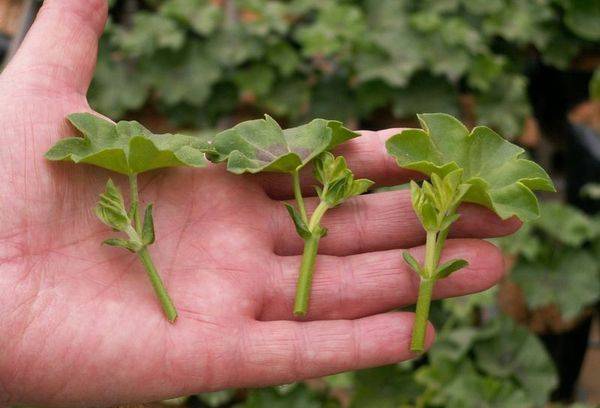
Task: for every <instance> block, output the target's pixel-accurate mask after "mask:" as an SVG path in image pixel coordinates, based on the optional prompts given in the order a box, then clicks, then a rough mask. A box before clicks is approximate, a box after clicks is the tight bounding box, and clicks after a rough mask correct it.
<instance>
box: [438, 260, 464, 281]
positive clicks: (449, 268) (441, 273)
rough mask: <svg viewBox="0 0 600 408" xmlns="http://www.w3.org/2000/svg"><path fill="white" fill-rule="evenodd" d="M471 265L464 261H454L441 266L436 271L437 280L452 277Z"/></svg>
mask: <svg viewBox="0 0 600 408" xmlns="http://www.w3.org/2000/svg"><path fill="white" fill-rule="evenodd" d="M468 265H469V262H467V261H465V260H464V259H453V260H451V261H448V262H445V263H443V264H442V265H440V266H439V267H438V269H437V271H436V278H437V279H443V278H446V277H448V276H450V275H451V274H452V273H454V272H456V271H458V270H459V269H462V268H464V267H466V266H468Z"/></svg>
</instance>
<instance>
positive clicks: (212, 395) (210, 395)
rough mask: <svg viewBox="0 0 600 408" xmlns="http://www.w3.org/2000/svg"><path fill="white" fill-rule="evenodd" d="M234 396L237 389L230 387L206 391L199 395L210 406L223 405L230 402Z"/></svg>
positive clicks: (211, 407) (213, 407)
mask: <svg viewBox="0 0 600 408" xmlns="http://www.w3.org/2000/svg"><path fill="white" fill-rule="evenodd" d="M234 396H235V389H228V390H223V391H215V392H204V393H202V394H198V395H197V397H198V399H199V400H200V401H202V402H203V403H204V404H206V405H207V406H208V407H210V408H217V407H220V406H223V405H225V404H227V403H228V402H230V401H231V400H232V399H233V397H234Z"/></svg>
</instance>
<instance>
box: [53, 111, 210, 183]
mask: <svg viewBox="0 0 600 408" xmlns="http://www.w3.org/2000/svg"><path fill="white" fill-rule="evenodd" d="M68 119H69V121H70V122H71V124H72V125H73V126H75V128H77V130H79V131H80V132H81V134H82V135H83V137H82V138H81V137H69V138H64V139H61V140H59V141H58V142H57V143H56V144H55V145H54V146H52V148H51V149H50V150H48V152H46V155H45V156H46V158H47V159H48V160H65V161H72V162H74V163H87V164H93V165H95V166H99V167H103V168H105V169H108V170H112V171H116V172H117V173H121V174H125V175H133V174H138V173H142V172H145V171H148V170H152V169H158V168H162V167H175V166H192V167H202V166H204V164H205V159H204V152H205V151H207V150H208V148H209V147H208V144H207V143H206V142H205V141H204V140H202V139H200V138H197V137H193V136H185V135H179V134H168V133H167V134H162V135H155V134H153V133H151V132H150V131H149V130H148V129H146V128H145V127H143V126H142V125H141V124H139V123H138V122H136V121H132V122H126V121H121V122H118V123H117V124H115V123H113V122H111V121H109V120H106V119H103V118H100V117H98V116H96V115H92V114H90V113H74V114H71V115H69V116H68Z"/></svg>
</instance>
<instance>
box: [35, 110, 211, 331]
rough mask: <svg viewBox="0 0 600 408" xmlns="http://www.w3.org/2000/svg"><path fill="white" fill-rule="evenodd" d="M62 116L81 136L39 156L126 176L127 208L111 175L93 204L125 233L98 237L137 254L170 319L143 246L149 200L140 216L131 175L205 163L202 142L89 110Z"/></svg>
mask: <svg viewBox="0 0 600 408" xmlns="http://www.w3.org/2000/svg"><path fill="white" fill-rule="evenodd" d="M68 120H69V121H70V122H71V124H72V125H73V126H74V127H75V128H76V129H77V130H79V132H81V134H82V135H83V137H69V138H65V139H61V140H59V141H58V142H57V143H56V144H55V145H54V146H52V148H51V149H50V150H48V152H46V154H45V157H46V158H47V159H48V160H64V161H71V162H74V163H87V164H92V165H95V166H99V167H103V168H105V169H108V170H111V171H114V172H116V173H120V174H123V175H125V176H127V177H128V179H129V189H130V203H129V208H127V207H126V205H125V200H124V198H123V195H122V194H121V191H120V190H119V188H118V187H117V186H115V184H114V183H113V182H112V180H111V179H109V180H108V182H107V183H106V189H105V191H104V193H102V194H100V200H99V201H98V203H97V205H96V207H95V208H94V212H95V213H96V215H97V216H98V218H99V219H100V221H102V222H103V223H104V224H106V225H108V226H109V227H111V228H112V229H113V230H115V231H118V232H122V233H123V234H124V236H125V238H121V237H115V238H110V239H107V240H105V241H104V242H103V243H104V244H106V245H110V246H115V247H120V248H124V249H126V250H128V251H130V252H133V253H135V254H137V256H138V258H139V259H140V262H141V263H142V265H143V266H144V268H145V270H146V272H147V274H148V277H149V278H150V282H151V283H152V287H153V288H154V291H155V292H156V296H157V297H158V299H159V301H160V304H161V306H162V309H163V311H164V313H165V316H166V317H167V319H168V320H169V322H171V323H174V322H175V320H176V319H177V310H176V309H175V306H174V305H173V302H172V300H171V298H170V297H169V294H168V293H167V290H166V288H165V286H164V284H163V282H162V279H161V278H160V275H159V274H158V271H157V269H156V267H155V266H154V263H153V261H152V258H151V256H150V252H149V251H148V247H149V246H150V245H152V244H153V243H154V240H155V235H154V220H153V217H152V204H149V205H148V206H147V207H146V209H145V211H144V218H143V221H142V218H141V215H140V207H141V205H140V200H139V193H138V180H137V176H138V174H140V173H143V172H145V171H148V170H153V169H158V168H162V167H175V166H191V167H202V166H204V165H205V163H206V160H205V158H204V153H205V152H206V151H207V149H208V143H206V142H205V141H203V140H201V139H199V138H197V137H192V136H184V135H179V134H162V135H155V134H153V133H151V132H150V131H149V130H148V129H146V128H144V127H143V126H142V125H141V124H139V123H138V122H135V121H132V122H127V121H121V122H118V123H116V124H115V123H113V122H110V121H108V120H105V119H102V118H100V117H98V116H95V115H92V114H89V113H74V114H71V115H69V116H68Z"/></svg>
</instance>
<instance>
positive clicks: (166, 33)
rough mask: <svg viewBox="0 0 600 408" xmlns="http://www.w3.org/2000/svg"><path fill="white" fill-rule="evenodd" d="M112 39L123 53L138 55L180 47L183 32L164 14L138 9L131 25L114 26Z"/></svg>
mask: <svg viewBox="0 0 600 408" xmlns="http://www.w3.org/2000/svg"><path fill="white" fill-rule="evenodd" d="M113 41H114V42H115V44H117V45H118V47H119V48H120V49H121V51H123V52H124V53H125V54H127V55H130V56H132V57H140V56H142V55H149V54H152V53H153V52H155V51H156V50H157V49H160V48H170V49H173V50H177V49H179V48H181V47H182V46H183V44H184V42H185V32H184V31H183V30H181V29H180V28H179V27H178V26H177V24H176V23H175V21H173V20H171V19H170V18H168V17H166V16H164V15H160V14H155V13H150V12H146V11H140V12H138V13H135V14H133V17H132V21H131V27H129V28H127V29H125V28H124V26H118V27H116V29H115V30H114V37H113Z"/></svg>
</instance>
